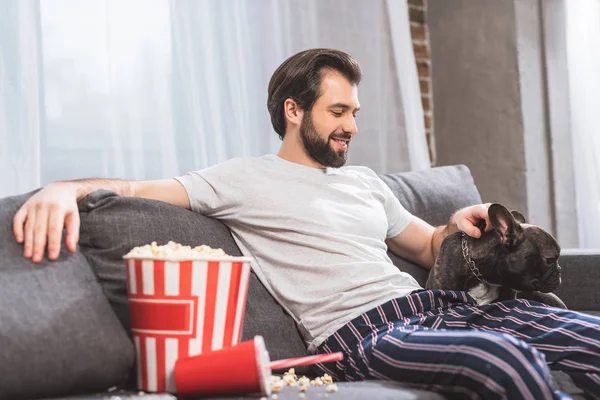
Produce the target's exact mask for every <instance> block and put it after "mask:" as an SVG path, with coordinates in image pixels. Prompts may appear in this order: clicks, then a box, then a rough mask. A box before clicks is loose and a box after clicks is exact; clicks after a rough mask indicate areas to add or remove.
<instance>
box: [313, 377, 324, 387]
mask: <svg viewBox="0 0 600 400" xmlns="http://www.w3.org/2000/svg"><path fill="white" fill-rule="evenodd" d="M310 384H311V385H313V386H323V380H322V379H321V378H320V377H317V378H315V379H314V380H312V381H310Z"/></svg>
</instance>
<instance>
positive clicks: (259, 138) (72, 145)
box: [0, 0, 429, 197]
mask: <svg viewBox="0 0 600 400" xmlns="http://www.w3.org/2000/svg"><path fill="white" fill-rule="evenodd" d="M312 47H333V48H337V49H340V50H344V51H347V52H349V53H350V54H352V55H353V56H354V57H355V58H356V59H357V60H358V61H359V63H360V64H361V66H362V68H363V73H364V78H363V81H362V83H361V85H360V86H359V99H360V102H361V108H362V110H361V112H360V116H359V120H358V124H359V135H358V136H357V138H356V140H355V141H354V142H353V146H352V149H351V152H350V158H349V163H351V164H360V165H366V166H369V167H371V168H373V169H374V170H375V171H376V172H379V173H386V172H398V171H404V170H411V169H412V170H414V169H422V168H427V167H428V166H429V159H428V152H427V148H426V143H425V133H424V127H423V122H422V121H423V114H422V109H421V106H420V104H421V102H420V95H419V88H418V78H417V74H416V70H415V63H414V56H413V53H412V46H411V42H410V30H409V23H408V11H407V6H406V2H405V1H404V0H403V1H395V0H387V1H386V0H378V1H375V0H252V1H248V0H198V1H191V0H190V1H185V0H172V1H168V0H86V1H79V0H42V1H36V0H0V140H1V141H0V146H1V147H0V171H1V175H0V197H4V196H7V195H12V194H17V193H22V192H24V191H27V190H30V189H34V188H36V187H39V186H40V185H45V184H47V183H49V182H52V181H55V180H63V179H74V178H82V177H108V178H124V179H159V178H167V177H172V176H176V175H180V174H183V173H185V172H187V171H190V170H195V169H200V168H203V167H206V166H209V165H212V164H215V163H218V162H221V161H224V160H226V159H228V158H231V157H236V156H260V155H263V154H266V153H276V152H277V151H278V149H279V145H280V140H279V138H278V136H277V135H276V134H275V132H274V131H273V129H272V127H271V125H270V119H269V114H268V112H267V108H266V99H267V85H268V81H269V79H270V77H271V74H272V73H273V71H274V70H275V69H276V68H277V66H278V65H279V64H280V63H281V62H282V61H283V60H285V59H286V58H287V57H289V56H291V55H292V54H294V53H296V52H298V51H301V50H304V49H307V48H312Z"/></svg>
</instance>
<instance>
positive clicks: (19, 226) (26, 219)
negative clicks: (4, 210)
mask: <svg viewBox="0 0 600 400" xmlns="http://www.w3.org/2000/svg"><path fill="white" fill-rule="evenodd" d="M78 190H79V185H77V184H75V183H73V182H56V183H51V184H50V185H48V186H46V187H45V188H43V189H42V190H40V191H39V192H37V193H36V194H34V195H33V196H31V198H30V199H29V200H28V201H27V202H26V203H25V204H23V206H22V207H21V208H20V209H19V211H17V213H16V214H15V218H14V220H13V231H14V234H15V238H16V240H17V242H18V243H24V251H23V255H24V256H25V257H26V258H31V260H32V261H33V262H40V261H41V260H42V257H43V256H44V252H45V250H46V245H48V259H50V260H55V259H56V258H58V255H59V253H60V246H61V243H60V241H61V238H62V230H63V227H65V228H66V229H67V238H66V244H67V249H69V251H71V252H75V249H76V245H77V240H78V238H79V210H78V208H77V194H78Z"/></svg>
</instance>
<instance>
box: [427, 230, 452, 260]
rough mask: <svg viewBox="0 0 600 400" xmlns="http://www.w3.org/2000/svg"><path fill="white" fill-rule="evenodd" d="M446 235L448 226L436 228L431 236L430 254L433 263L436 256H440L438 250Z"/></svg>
mask: <svg viewBox="0 0 600 400" xmlns="http://www.w3.org/2000/svg"><path fill="white" fill-rule="evenodd" d="M448 235H449V228H448V225H444V226H438V227H437V228H435V231H433V235H432V236H431V253H432V254H433V262H435V260H436V259H437V256H438V254H440V248H441V247H442V242H443V241H444V239H445V238H446V236H448ZM432 265H433V264H432Z"/></svg>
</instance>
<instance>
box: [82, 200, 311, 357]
mask: <svg viewBox="0 0 600 400" xmlns="http://www.w3.org/2000/svg"><path fill="white" fill-rule="evenodd" d="M79 210H80V216H81V234H80V241H79V244H80V247H81V251H82V252H83V254H85V256H86V257H87V259H88V261H89V263H90V265H91V266H92V268H93V269H94V271H95V272H96V275H97V277H98V279H99V281H100V284H101V285H102V286H103V288H104V292H105V294H106V296H107V298H108V299H109V301H110V303H111V304H112V306H113V308H114V309H115V312H116V313H117V315H118V316H119V318H120V319H121V321H122V323H123V325H124V326H125V327H126V328H127V329H128V330H129V311H128V308H127V291H126V273H125V263H124V261H123V259H122V256H123V255H125V254H126V253H127V252H129V251H130V250H131V249H132V248H133V247H135V246H141V245H144V244H148V243H151V242H153V241H155V242H157V243H159V244H164V243H166V242H168V241H170V240H172V241H174V242H177V243H181V244H185V245H191V246H199V245H202V244H205V245H208V246H211V247H216V248H219V247H220V248H222V249H223V250H224V251H225V252H226V253H228V254H230V255H233V256H239V255H241V253H240V250H239V248H238V247H237V245H236V244H235V241H234V240H233V237H232V236H231V233H230V232H229V230H228V229H227V228H226V227H225V226H224V225H223V224H222V223H221V222H219V221H217V220H215V219H212V218H207V217H204V216H203V215H200V214H198V213H194V212H191V211H188V210H184V209H182V208H180V207H176V206H173V205H170V204H167V203H163V202H160V201H155V200H148V199H139V198H131V197H119V196H118V195H117V194H116V193H114V192H110V191H106V190H100V191H96V192H94V193H92V194H90V195H89V196H87V197H86V198H84V199H82V200H81V201H80V202H79ZM255 335H262V336H263V337H264V339H265V343H266V345H267V348H268V350H269V353H270V355H271V358H272V359H275V358H285V357H291V356H298V355H304V354H305V353H306V348H305V346H304V344H303V342H302V340H301V338H300V335H299V333H298V330H297V328H296V325H295V323H294V321H293V320H292V318H291V317H290V316H289V315H288V314H287V313H286V312H285V311H284V310H283V308H281V306H279V305H278V304H277V303H276V302H275V300H274V299H273V297H272V296H271V295H270V294H269V292H268V291H267V290H266V289H265V287H264V286H263V285H262V284H261V283H260V281H259V280H258V278H257V277H256V275H255V274H254V273H252V274H251V276H250V284H249V289H248V299H247V304H246V315H245V318H244V325H243V331H242V340H248V339H250V338H252V337H254V336H255Z"/></svg>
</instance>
